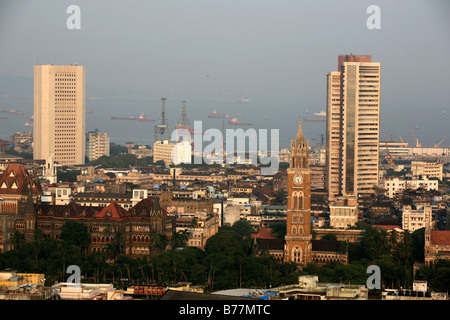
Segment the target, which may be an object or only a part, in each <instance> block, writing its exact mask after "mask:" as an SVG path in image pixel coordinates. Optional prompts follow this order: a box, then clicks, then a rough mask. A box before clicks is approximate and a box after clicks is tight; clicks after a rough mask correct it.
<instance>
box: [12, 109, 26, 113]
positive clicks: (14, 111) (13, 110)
mask: <svg viewBox="0 0 450 320" xmlns="http://www.w3.org/2000/svg"><path fill="white" fill-rule="evenodd" d="M9 114H25V112H19V111H16V110H15V109H11V110H9Z"/></svg>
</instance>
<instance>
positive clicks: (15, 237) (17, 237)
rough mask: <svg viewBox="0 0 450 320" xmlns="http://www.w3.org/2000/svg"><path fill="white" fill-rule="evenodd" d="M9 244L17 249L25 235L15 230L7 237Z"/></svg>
mask: <svg viewBox="0 0 450 320" xmlns="http://www.w3.org/2000/svg"><path fill="white" fill-rule="evenodd" d="M9 240H10V242H11V244H12V245H13V248H14V249H19V248H20V247H21V246H22V244H23V243H24V241H25V237H24V235H23V234H22V233H21V232H19V231H15V232H14V233H13V234H12V235H11V236H10V238H9Z"/></svg>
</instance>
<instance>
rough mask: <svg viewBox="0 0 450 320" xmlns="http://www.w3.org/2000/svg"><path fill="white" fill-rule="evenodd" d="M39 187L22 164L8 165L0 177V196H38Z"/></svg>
mask: <svg viewBox="0 0 450 320" xmlns="http://www.w3.org/2000/svg"><path fill="white" fill-rule="evenodd" d="M41 191H42V190H41V185H40V184H39V182H36V181H34V179H33V177H32V176H31V175H30V174H29V173H28V171H27V169H25V167H24V166H23V165H22V164H10V165H9V166H8V167H7V168H6V169H5V171H3V174H2V176H1V177H0V194H19V195H30V194H40V193H41Z"/></svg>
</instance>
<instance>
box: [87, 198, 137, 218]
mask: <svg viewBox="0 0 450 320" xmlns="http://www.w3.org/2000/svg"><path fill="white" fill-rule="evenodd" d="M128 216H129V214H128V211H127V210H125V209H124V208H122V207H121V206H119V205H118V204H117V203H115V202H112V203H110V204H109V205H108V206H106V207H104V208H103V209H102V210H101V211H100V212H99V213H97V214H96V215H95V218H96V219H105V218H109V219H121V218H125V217H128Z"/></svg>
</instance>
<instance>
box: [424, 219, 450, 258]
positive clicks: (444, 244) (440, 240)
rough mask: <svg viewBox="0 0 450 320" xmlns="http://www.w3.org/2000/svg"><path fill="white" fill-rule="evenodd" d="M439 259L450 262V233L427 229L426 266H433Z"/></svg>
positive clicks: (428, 227)
mask: <svg viewBox="0 0 450 320" xmlns="http://www.w3.org/2000/svg"><path fill="white" fill-rule="evenodd" d="M438 259H446V260H450V231H448V230H432V229H431V226H427V227H426V228H425V265H427V266H429V265H432V264H433V263H434V262H435V261H436V260H438Z"/></svg>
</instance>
